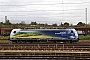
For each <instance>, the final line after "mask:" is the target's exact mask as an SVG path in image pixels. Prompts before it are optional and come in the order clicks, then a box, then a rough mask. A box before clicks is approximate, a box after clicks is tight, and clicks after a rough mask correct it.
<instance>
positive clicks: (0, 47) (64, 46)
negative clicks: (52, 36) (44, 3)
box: [0, 43, 90, 51]
mask: <svg viewBox="0 0 90 60" xmlns="http://www.w3.org/2000/svg"><path fill="white" fill-rule="evenodd" d="M0 50H80V51H83V50H84V51H90V44H85V43H84V44H83V43H75V44H64V43H62V44H0Z"/></svg>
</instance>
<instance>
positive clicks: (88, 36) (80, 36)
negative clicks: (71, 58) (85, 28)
mask: <svg viewBox="0 0 90 60" xmlns="http://www.w3.org/2000/svg"><path fill="white" fill-rule="evenodd" d="M79 39H80V40H84V39H86V40H89V39H90V35H85V36H84V35H79Z"/></svg>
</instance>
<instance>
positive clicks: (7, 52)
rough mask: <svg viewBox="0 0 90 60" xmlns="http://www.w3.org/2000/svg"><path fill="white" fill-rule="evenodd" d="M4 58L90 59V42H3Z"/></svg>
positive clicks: (0, 53) (1, 52)
mask: <svg viewBox="0 0 90 60" xmlns="http://www.w3.org/2000/svg"><path fill="white" fill-rule="evenodd" d="M17 51H18V52H17ZM30 51H31V52H30ZM57 51H58V52H57ZM50 52H51V53H50ZM2 58H3V59H41V58H42V59H44V58H46V59H65V60H72V59H73V60H82V59H83V60H86V59H88V60H90V43H89V42H86V43H85V42H84V43H83V42H78V43H71V44H69V43H50V42H48V43H45V42H40V43H39V42H38V43H37V42H35V43H27V44H26V43H22V44H20V43H17V44H16V43H13V44H9V43H1V44H0V59H2Z"/></svg>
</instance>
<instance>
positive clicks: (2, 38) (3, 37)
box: [0, 36, 9, 40]
mask: <svg viewBox="0 0 90 60" xmlns="http://www.w3.org/2000/svg"><path fill="white" fill-rule="evenodd" d="M8 39H9V36H0V40H8Z"/></svg>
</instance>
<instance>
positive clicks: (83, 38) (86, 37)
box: [0, 35, 90, 40]
mask: <svg viewBox="0 0 90 60" xmlns="http://www.w3.org/2000/svg"><path fill="white" fill-rule="evenodd" d="M32 37H33V36H32ZM34 37H35V36H34ZM36 37H38V36H36ZM40 37H43V36H40ZM44 37H47V36H44ZM8 39H9V36H0V40H8ZM79 39H80V40H90V35H85V36H84V35H79Z"/></svg>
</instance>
